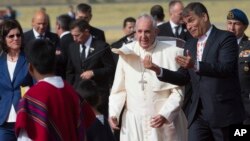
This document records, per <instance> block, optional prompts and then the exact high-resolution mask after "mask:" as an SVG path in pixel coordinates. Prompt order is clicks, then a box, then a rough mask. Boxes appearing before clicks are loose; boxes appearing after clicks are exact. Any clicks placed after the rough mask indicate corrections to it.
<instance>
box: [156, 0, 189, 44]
mask: <svg viewBox="0 0 250 141" xmlns="http://www.w3.org/2000/svg"><path fill="white" fill-rule="evenodd" d="M168 8H169V9H168V10H169V21H168V22H166V23H164V24H162V25H160V26H159V27H158V28H159V33H158V36H170V37H176V38H180V39H183V40H185V41H186V40H188V39H189V38H191V35H190V34H189V33H188V32H187V29H186V27H185V25H184V24H183V20H182V15H181V14H182V11H183V8H184V6H183V3H182V1H181V0H172V1H170V2H169V5H168Z"/></svg>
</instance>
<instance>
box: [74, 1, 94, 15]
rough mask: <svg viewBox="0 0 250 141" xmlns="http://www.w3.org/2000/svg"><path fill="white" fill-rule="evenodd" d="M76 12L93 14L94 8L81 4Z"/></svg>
mask: <svg viewBox="0 0 250 141" xmlns="http://www.w3.org/2000/svg"><path fill="white" fill-rule="evenodd" d="M76 11H80V12H82V13H86V12H87V13H91V12H92V8H91V6H90V5H88V4H86V3H80V4H78V5H77V6H76Z"/></svg>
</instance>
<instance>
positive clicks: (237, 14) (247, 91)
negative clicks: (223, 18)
mask: <svg viewBox="0 0 250 141" xmlns="http://www.w3.org/2000/svg"><path fill="white" fill-rule="evenodd" d="M248 25H249V21H248V18H247V16H246V14H245V13H244V12H243V11H242V10H240V9H232V10H230V11H229V12H228V15H227V30H228V31H231V32H233V33H234V34H235V36H236V37H237V42H238V45H239V61H238V65H239V78H240V86H241V96H242V99H243V103H244V106H245V111H246V115H247V117H246V119H245V120H244V122H243V123H244V124H247V125H250V87H249V86H250V69H249V68H250V41H249V40H248V37H247V35H246V34H245V31H246V29H247V27H248Z"/></svg>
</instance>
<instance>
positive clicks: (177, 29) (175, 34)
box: [174, 25, 180, 38]
mask: <svg viewBox="0 0 250 141" xmlns="http://www.w3.org/2000/svg"><path fill="white" fill-rule="evenodd" d="M174 28H175V32H174V36H175V37H176V38H178V37H179V28H180V26H179V25H178V26H176V27H174Z"/></svg>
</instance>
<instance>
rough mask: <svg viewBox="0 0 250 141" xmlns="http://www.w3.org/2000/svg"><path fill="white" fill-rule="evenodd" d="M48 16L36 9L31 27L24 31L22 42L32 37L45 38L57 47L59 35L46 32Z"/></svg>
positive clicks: (26, 41) (26, 42) (25, 42)
mask: <svg viewBox="0 0 250 141" xmlns="http://www.w3.org/2000/svg"><path fill="white" fill-rule="evenodd" d="M47 26H48V18H47V16H46V13H45V12H43V11H37V12H36V13H35V14H34V16H33V18H32V29H31V30H29V31H27V32H25V33H24V44H28V42H29V41H31V40H33V39H47V40H49V41H51V42H52V43H53V44H55V45H56V47H58V43H59V37H58V36H57V34H55V33H52V32H47V31H46V29H47Z"/></svg>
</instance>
